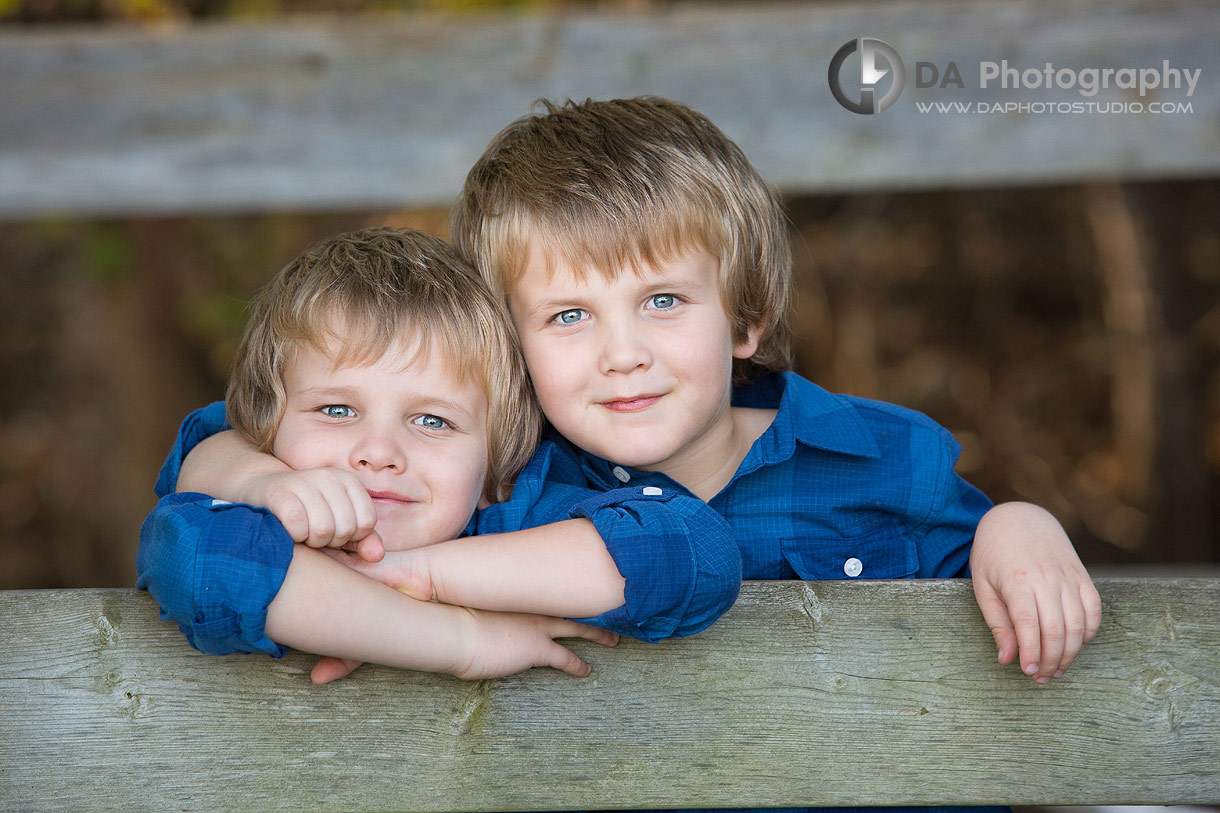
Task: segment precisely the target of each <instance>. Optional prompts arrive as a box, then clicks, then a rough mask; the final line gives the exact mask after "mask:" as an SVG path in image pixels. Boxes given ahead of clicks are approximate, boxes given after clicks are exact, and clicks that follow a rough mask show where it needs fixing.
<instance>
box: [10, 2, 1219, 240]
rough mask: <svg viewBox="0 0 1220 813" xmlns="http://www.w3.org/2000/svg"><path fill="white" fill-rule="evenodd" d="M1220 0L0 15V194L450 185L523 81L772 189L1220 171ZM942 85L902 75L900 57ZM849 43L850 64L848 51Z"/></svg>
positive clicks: (285, 201) (84, 197) (377, 198)
mask: <svg viewBox="0 0 1220 813" xmlns="http://www.w3.org/2000/svg"><path fill="white" fill-rule="evenodd" d="M1218 30H1220V6H1218V5H1217V4H1215V3H1213V2H1210V0H1171V1H1170V2H1158V3H1146V2H1143V0H1078V2H1073V3H1060V2H1057V1H1056V0H996V2H983V3H966V2H960V1H955V0H939V1H938V0H919V1H918V2H891V3H873V2H862V1H859V2H849V3H819V4H808V5H800V4H783V5H756V4H748V5H746V6H739V7H732V6H728V7H725V6H720V5H716V6H706V7H705V6H699V5H698V4H689V5H684V6H679V7H676V8H672V9H670V8H666V9H664V10H656V11H651V12H647V13H636V14H627V13H588V12H586V13H571V12H549V13H535V14H512V15H487V14H484V15H474V14H470V15H462V16H448V17H447V16H437V15H430V14H422V13H421V14H411V15H406V16H390V17H373V18H368V17H348V18H331V19H308V18H306V19H293V20H291V21H288V22H283V23H277V24H267V25H248V24H236V23H234V24H207V25H194V26H186V27H167V28H151V29H137V28H124V27H120V28H103V29H86V30H75V31H66V32H65V31H62V30H60V29H33V28H30V29H24V28H8V29H3V30H0V100H2V102H0V104H2V107H0V111H2V112H0V217H3V218H9V219H15V218H28V217H36V216H42V215H46V214H52V213H57V212H58V213H76V214H94V215H122V214H138V213H191V212H208V211H218V210H224V211H235V210H307V209H332V210H337V209H350V208H357V209H360V208H368V209H373V208H379V207H399V206H407V205H445V204H447V203H448V202H449V201H450V200H452V198H453V196H454V195H455V194H456V192H457V190H458V188H459V186H460V184H461V182H462V179H463V177H464V175H465V172H466V170H467V169H468V168H469V166H470V165H471V163H472V162H473V161H474V159H475V158H476V157H477V156H478V155H479V153H480V152H481V151H482V149H483V147H484V146H485V145H486V144H487V142H488V140H489V139H490V138H491V136H492V135H493V134H494V133H495V132H496V131H497V130H499V129H500V128H501V127H503V126H504V125H505V124H507V123H508V122H509V121H511V120H512V119H514V118H516V117H518V116H520V115H522V114H524V113H526V112H527V110H528V109H529V107H530V105H531V103H532V102H533V101H534V100H535V99H537V98H539V97H549V98H562V97H567V96H571V97H576V98H585V97H588V96H593V97H612V96H625V95H637V94H641V93H654V94H659V95H663V96H669V97H672V98H675V99H678V100H681V101H684V102H687V103H688V104H690V105H692V106H694V107H695V108H696V109H699V110H701V111H703V112H705V113H707V114H708V115H709V116H711V117H712V119H713V120H715V121H716V122H717V123H719V124H720V125H721V126H722V127H723V128H724V129H725V131H726V132H727V133H728V134H729V135H730V136H731V137H733V138H734V139H736V140H737V141H738V142H739V143H740V144H741V145H742V147H743V148H744V149H745V151H746V153H747V154H748V155H749V156H751V158H752V159H753V160H754V161H755V163H756V164H757V165H758V167H759V169H760V170H761V171H762V172H763V174H764V175H766V176H767V177H768V178H769V179H771V180H772V181H774V182H775V183H776V184H778V185H779V186H780V187H782V188H783V189H784V190H785V191H788V192H838V191H852V190H860V189H870V188H927V187H940V186H976V185H998V184H1028V183H1048V182H1050V183H1060V182H1074V181H1081V180H1087V179H1094V178H1098V177H1120V178H1123V179H1141V178H1175V177H1216V176H1217V175H1220V80H1218V79H1217V77H1220V49H1217V48H1216V47H1215V32H1216V31H1218ZM862 36H863V37H877V38H881V39H883V40H884V41H886V42H888V43H889V44H891V45H892V46H893V47H894V48H895V49H897V51H898V53H899V54H900V55H901V57H902V59H903V61H904V63H905V64H906V70H907V89H906V90H905V91H904V92H903V96H902V97H901V98H900V99H899V100H898V103H897V104H895V105H894V106H893V107H891V108H890V109H888V110H886V111H884V112H882V113H881V114H878V115H857V114H855V113H851V112H848V111H847V110H845V109H843V108H842V107H840V106H839V105H838V104H837V103H836V102H835V101H834V99H833V98H832V96H831V93H830V91H829V87H828V82H827V71H828V67H829V64H830V61H831V58H832V56H833V55H834V53H835V52H836V51H837V50H838V48H839V47H840V46H841V45H843V44H844V43H846V42H848V41H850V40H854V39H856V38H858V37H862ZM951 60H952V61H954V62H956V64H957V66H958V68H959V70H960V72H961V73H962V78H963V81H964V82H965V83H966V84H968V85H969V87H968V88H967V89H964V90H960V89H957V88H954V87H950V88H945V89H941V88H939V87H932V88H918V87H915V79H916V77H915V73H916V70H915V63H916V62H917V61H926V62H933V63H936V64H938V65H939V66H940V68H941V70H942V71H943V70H947V67H948V63H949V61H951ZM1000 60H1007V61H1008V63H1009V64H1010V65H1011V66H1020V67H1022V68H1030V67H1032V68H1042V67H1043V66H1044V65H1045V64H1046V63H1048V62H1049V63H1053V64H1054V65H1055V66H1056V68H1071V69H1073V70H1079V69H1082V68H1087V67H1097V68H1103V69H1104V68H1124V67H1131V68H1145V67H1154V68H1159V67H1161V66H1162V64H1163V62H1164V61H1165V60H1168V61H1169V62H1170V63H1171V66H1172V67H1175V68H1180V69H1189V70H1195V69H1199V70H1202V74H1201V78H1200V79H1199V81H1198V86H1197V87H1196V88H1195V90H1194V93H1193V94H1192V95H1190V96H1187V95H1186V93H1187V91H1186V89H1185V86H1183V89H1182V90H1177V91H1164V90H1158V91H1155V92H1153V93H1152V94H1151V95H1150V96H1146V97H1141V96H1139V95H1138V93H1137V92H1136V91H1133V90H1122V89H1117V88H1114V87H1111V88H1109V89H1106V90H1102V91H1100V92H1098V93H1097V94H1096V95H1095V96H1091V97H1084V96H1081V95H1080V93H1079V92H1078V91H1077V90H1059V89H1055V90H1052V91H1046V90H1019V89H1009V90H999V89H997V88H996V86H995V81H992V82H991V83H990V87H989V88H988V89H986V90H983V89H981V88H979V87H978V85H979V76H978V73H979V65H980V63H981V62H983V61H996V62H998V61H1000ZM857 67H858V65H857ZM1000 101H1003V102H1010V101H1011V102H1017V103H1021V102H1080V103H1085V102H1094V103H1098V104H1102V105H1106V106H1107V109H1111V108H1110V105H1112V104H1117V103H1131V102H1141V103H1145V104H1146V103H1149V102H1151V101H1158V102H1178V101H1180V102H1183V103H1188V104H1190V105H1191V109H1192V112H1189V113H1180V114H1153V113H1148V112H1145V113H1142V114H1131V113H1122V114H1104V113H1084V114H1071V113H1067V114H1059V113H1054V112H1052V113H1049V114H1036V113H1029V114H1022V113H1019V112H1013V113H1001V114H995V113H987V114H979V113H977V112H971V113H958V112H953V111H948V112H945V113H938V112H934V111H933V112H928V113H921V112H920V110H919V109H918V106H917V105H918V104H919V103H923V104H928V103H935V102H949V103H955V102H961V103H968V104H972V105H975V107H974V108H973V109H974V110H976V111H977V110H978V107H977V103H979V102H988V103H989V105H990V104H994V103H996V102H1000Z"/></svg>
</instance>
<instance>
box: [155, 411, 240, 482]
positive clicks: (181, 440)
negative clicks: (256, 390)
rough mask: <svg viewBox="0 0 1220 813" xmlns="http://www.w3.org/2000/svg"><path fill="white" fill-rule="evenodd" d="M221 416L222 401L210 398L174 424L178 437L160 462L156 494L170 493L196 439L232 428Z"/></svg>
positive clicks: (199, 439)
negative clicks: (180, 423)
mask: <svg viewBox="0 0 1220 813" xmlns="http://www.w3.org/2000/svg"><path fill="white" fill-rule="evenodd" d="M232 428H233V427H231V426H229V422H228V420H226V418H225V405H224V401H214V402H213V403H211V404H208V405H207V406H205V407H203V408H202V409H197V410H195V411H194V412H192V413H191V414H190V415H187V416H186V418H184V419H183V421H182V425H181V426H179V427H178V437H177V438H175V439H174V447H173V448H172V449H170V450H169V456H168V457H166V458H165V462H164V463H163V464H161V474H160V475H159V476H158V477H157V486H156V491H157V496H158V497H164V496H166V495H167V494H173V493H174V491H175V490H176V489H177V487H178V474H179V472H181V471H182V461H183V460H186V456H187V455H188V454H190V453H191V449H194V448H195V446H197V445H198V444H199V442H200V441H202V440H204V439H206V438H209V437H211V436H212V435H215V434H218V433H220V432H223V431H225V430H226V429H232Z"/></svg>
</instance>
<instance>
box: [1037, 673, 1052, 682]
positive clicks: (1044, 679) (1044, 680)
mask: <svg viewBox="0 0 1220 813" xmlns="http://www.w3.org/2000/svg"><path fill="white" fill-rule="evenodd" d="M1049 680H1050V678H1048V677H1047V676H1046V675H1043V676H1042V677H1040V678H1034V682H1035V683H1046V682H1047V681H1049Z"/></svg>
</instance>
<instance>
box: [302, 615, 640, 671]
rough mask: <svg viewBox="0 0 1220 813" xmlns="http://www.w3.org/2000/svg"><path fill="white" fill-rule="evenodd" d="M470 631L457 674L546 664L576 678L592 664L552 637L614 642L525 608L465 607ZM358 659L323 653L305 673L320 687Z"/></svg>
mask: <svg viewBox="0 0 1220 813" xmlns="http://www.w3.org/2000/svg"><path fill="white" fill-rule="evenodd" d="M468 612H470V614H471V617H472V618H473V620H474V622H475V625H474V633H473V635H472V636H471V641H470V650H471V654H470V658H469V660H467V661H466V662H465V663H464V664H463V665H462V667H461V668H460V669H459V670H457V671H456V672H455V674H456V675H457V676H458V677H460V678H463V679H466V680H474V679H477V678H487V677H503V676H504V675H512V674H516V673H517V672H521V671H523V670H525V669H529V668H531V667H534V666H550V667H553V668H555V669H559V670H561V671H563V672H567V673H568V674H569V675H573V676H575V677H586V676H587V675H588V674H589V671H590V666H589V664H588V663H586V662H585V661H583V660H581V659H580V658H578V657H577V656H576V653H575V652H572V651H571V650H570V649H568V648H566V647H564V646H563V645H561V644H557V643H555V640H554V639H555V638H585V639H588V640H590V641H593V642H595V643H599V644H602V645H603V646H614V645H615V644H617V643H618V636H617V635H616V634H614V633H613V632H606V631H605V630H600V629H597V628H596V627H589V626H586V625H584V624H577V623H576V622H575V621H565V620H564V619H562V618H551V617H549V616H545V615H529V614H526V613H494V612H483V611H481V610H469V611H468ZM361 663H362V662H361V661H358V660H352V659H351V658H322V659H321V660H320V661H318V662H317V664H315V665H314V668H313V671H311V672H310V673H309V677H310V678H311V679H312V680H313V682H314V683H316V684H318V685H319V686H320V685H322V684H324V683H330V682H331V681H332V680H338V679H340V678H344V677H347V676H348V675H350V674H351V673H352V672H353V671H354V670H355V669H356V667H358V666H360V664H361Z"/></svg>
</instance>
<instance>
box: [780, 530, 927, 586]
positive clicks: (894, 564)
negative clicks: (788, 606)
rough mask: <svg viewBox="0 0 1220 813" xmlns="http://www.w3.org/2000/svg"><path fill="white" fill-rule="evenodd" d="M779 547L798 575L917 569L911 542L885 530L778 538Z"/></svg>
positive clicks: (878, 574) (881, 575) (870, 575)
mask: <svg viewBox="0 0 1220 813" xmlns="http://www.w3.org/2000/svg"><path fill="white" fill-rule="evenodd" d="M780 550H781V552H782V554H783V557H784V559H785V560H787V562H788V564H789V565H790V566H791V567H792V569H793V570H795V571H796V574H797V576H798V577H799V578H801V579H804V580H814V579H903V578H907V577H909V576H912V575H913V574H914V573H915V572H916V571H917V570H918V569H919V557H918V556H917V555H916V552H915V543H914V542H913V541H912V540H911V539H910V538H909V537H907V536H906V535H905V534H902V533H901V532H896V531H894V530H886V531H881V532H878V533H874V534H870V535H868V536H863V537H858V538H854V539H853V538H845V537H834V536H828V537H815V536H809V537H802V538H799V539H781V540H780Z"/></svg>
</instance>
